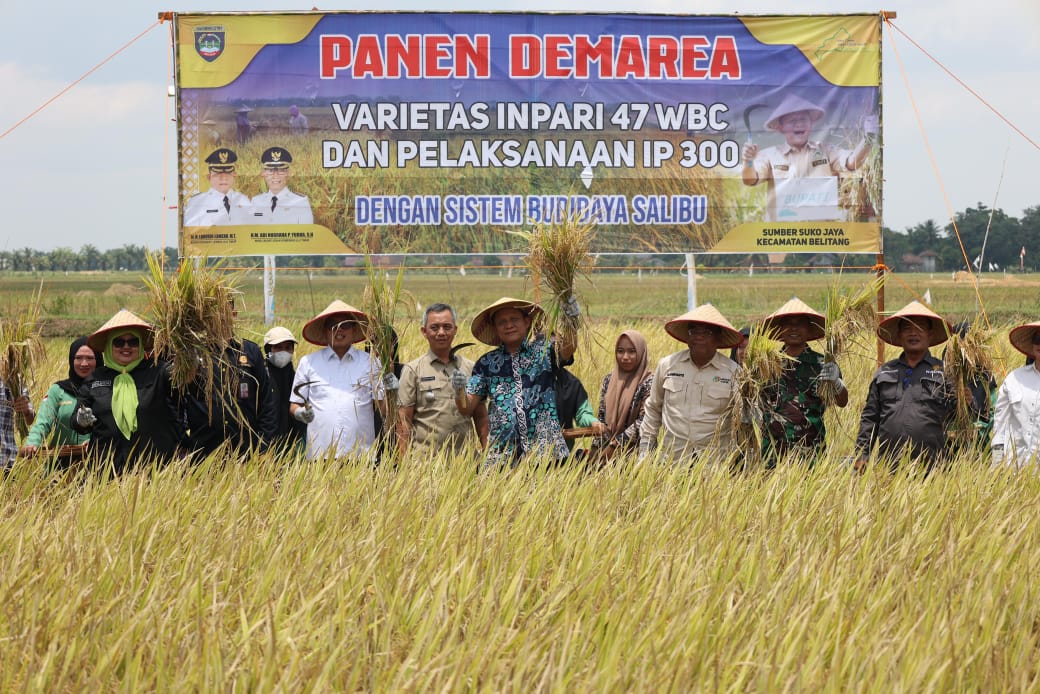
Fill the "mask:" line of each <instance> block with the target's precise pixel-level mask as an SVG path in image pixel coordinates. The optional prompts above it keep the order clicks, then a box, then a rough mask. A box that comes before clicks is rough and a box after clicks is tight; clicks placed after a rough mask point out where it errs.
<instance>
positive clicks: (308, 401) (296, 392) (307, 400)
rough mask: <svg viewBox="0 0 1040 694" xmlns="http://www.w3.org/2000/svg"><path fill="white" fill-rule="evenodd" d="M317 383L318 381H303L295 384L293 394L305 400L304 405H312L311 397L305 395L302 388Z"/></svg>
mask: <svg viewBox="0 0 1040 694" xmlns="http://www.w3.org/2000/svg"><path fill="white" fill-rule="evenodd" d="M315 383H317V381H304V382H303V383H301V384H300V385H298V386H293V389H292V392H293V394H294V395H296V397H298V398H300V399H301V400H303V406H304V407H310V406H311V399H310V398H308V397H305V396H304V395H303V393H301V392H300V388H305V387H307V386H309V385H313V384H315Z"/></svg>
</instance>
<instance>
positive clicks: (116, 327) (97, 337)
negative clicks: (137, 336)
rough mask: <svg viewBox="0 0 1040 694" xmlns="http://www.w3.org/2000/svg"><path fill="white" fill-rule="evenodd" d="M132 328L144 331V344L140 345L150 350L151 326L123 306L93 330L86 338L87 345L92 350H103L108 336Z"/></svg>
mask: <svg viewBox="0 0 1040 694" xmlns="http://www.w3.org/2000/svg"><path fill="white" fill-rule="evenodd" d="M132 328H137V329H140V330H141V331H142V332H143V333H144V340H143V341H144V344H143V345H142V347H143V348H144V350H145V351H148V350H150V349H151V348H152V326H151V325H150V324H149V323H147V322H145V321H144V319H142V318H140V317H138V316H136V315H134V314H133V313H132V312H130V311H127V310H126V309H125V308H121V309H119V313H117V314H116V315H114V316H112V317H111V318H109V319H108V322H107V323H105V324H104V325H102V326H101V327H100V328H98V329H97V330H95V331H94V332H93V333H92V334H91V335H90V337H88V338H87V346H89V347H90V348H91V349H92V350H94V351H97V352H104V351H105V347H106V346H107V343H108V338H109V336H111V335H113V334H115V333H119V332H120V331H123V332H125V331H126V330H129V329H132Z"/></svg>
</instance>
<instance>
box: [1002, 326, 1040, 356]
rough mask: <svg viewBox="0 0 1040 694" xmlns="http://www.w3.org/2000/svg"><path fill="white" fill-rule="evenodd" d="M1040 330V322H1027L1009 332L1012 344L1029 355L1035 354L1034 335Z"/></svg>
mask: <svg viewBox="0 0 1040 694" xmlns="http://www.w3.org/2000/svg"><path fill="white" fill-rule="evenodd" d="M1037 332H1040V322H1034V323H1026V324H1025V325H1020V326H1018V327H1017V328H1013V329H1012V330H1011V332H1010V333H1009V334H1008V339H1009V340H1011V344H1012V345H1013V346H1014V347H1015V349H1017V350H1018V351H1019V352H1021V353H1022V354H1024V355H1026V356H1027V357H1031V356H1033V335H1035V334H1036V333H1037Z"/></svg>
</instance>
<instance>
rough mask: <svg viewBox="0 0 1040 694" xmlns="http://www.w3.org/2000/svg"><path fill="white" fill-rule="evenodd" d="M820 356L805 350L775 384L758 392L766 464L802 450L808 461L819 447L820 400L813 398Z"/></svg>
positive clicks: (822, 433)
mask: <svg viewBox="0 0 1040 694" xmlns="http://www.w3.org/2000/svg"><path fill="white" fill-rule="evenodd" d="M821 366H823V355H821V354H820V353H819V352H814V351H813V350H811V349H809V348H808V347H806V348H805V349H804V350H803V351H802V353H801V354H799V355H798V357H797V359H796V360H795V361H794V362H793V363H792V362H788V363H787V365H786V366H785V367H784V373H783V376H781V377H780V380H779V381H775V382H773V383H770V384H768V385H767V386H766V387H765V388H764V389H763V391H762V399H763V405H764V407H763V409H764V411H765V422H764V424H765V429H766V436H765V441H764V442H763V446H764V453H765V459H766V461H769V462H771V463H775V461H776V458H779V457H780V456H782V455H785V454H786V453H788V452H789V451H791V450H792V449H796V448H797V449H805V450H806V451H807V452H808V453H809V454H810V458H811V457H812V456H814V455H816V454H817V453H818V452H819V451H820V449H822V448H823V443H824V436H825V435H826V431H825V429H824V425H823V410H824V405H823V401H822V400H820V396H819V395H817V392H816V386H817V384H818V383H819V380H820V367H821Z"/></svg>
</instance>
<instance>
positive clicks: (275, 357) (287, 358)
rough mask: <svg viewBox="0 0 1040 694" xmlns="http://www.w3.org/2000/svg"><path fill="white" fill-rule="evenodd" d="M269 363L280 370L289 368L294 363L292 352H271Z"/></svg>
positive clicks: (268, 357) (268, 358)
mask: <svg viewBox="0 0 1040 694" xmlns="http://www.w3.org/2000/svg"><path fill="white" fill-rule="evenodd" d="M267 361H269V362H271V365H272V366H275V367H277V368H279V369H281V368H282V367H285V366H288V365H289V363H290V362H291V361H292V352H271V353H270V354H268V355H267Z"/></svg>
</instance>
